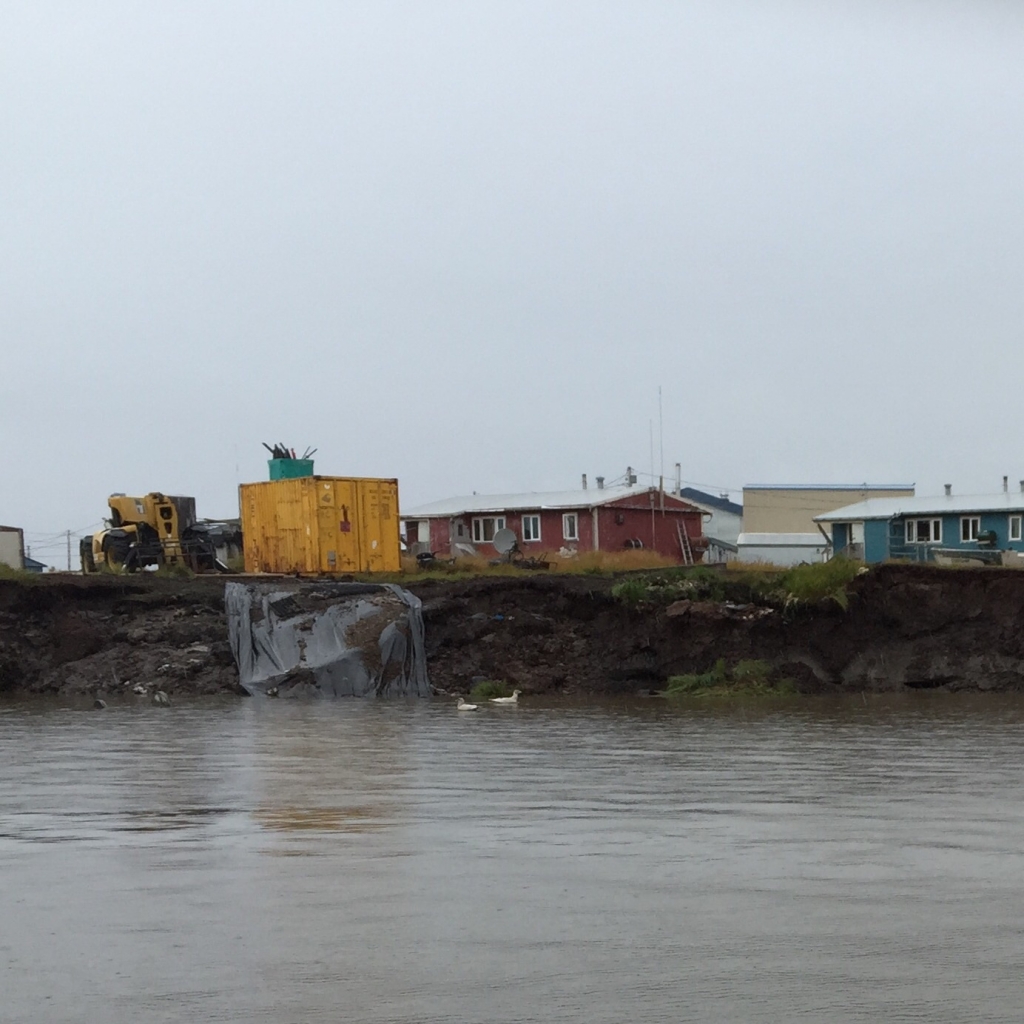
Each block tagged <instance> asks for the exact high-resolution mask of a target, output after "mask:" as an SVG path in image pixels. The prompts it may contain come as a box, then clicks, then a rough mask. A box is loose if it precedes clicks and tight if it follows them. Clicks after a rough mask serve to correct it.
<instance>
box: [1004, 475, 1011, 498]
mask: <svg viewBox="0 0 1024 1024" xmlns="http://www.w3.org/2000/svg"><path fill="white" fill-rule="evenodd" d="M1009 491H1010V478H1009V477H1008V476H1004V477H1003V494H1008V493H1009Z"/></svg>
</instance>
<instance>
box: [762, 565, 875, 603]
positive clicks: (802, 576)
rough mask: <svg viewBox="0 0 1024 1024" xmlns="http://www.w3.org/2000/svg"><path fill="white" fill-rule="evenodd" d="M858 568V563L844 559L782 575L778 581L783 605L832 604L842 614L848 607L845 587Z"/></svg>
mask: <svg viewBox="0 0 1024 1024" xmlns="http://www.w3.org/2000/svg"><path fill="white" fill-rule="evenodd" d="M860 568H861V567H860V564H859V563H858V562H853V561H851V560H850V559H848V558H832V559H830V560H829V561H827V562H813V563H811V564H809V565H797V566H795V567H794V568H792V569H790V570H789V571H788V572H786V573H784V574H783V576H782V579H781V580H780V585H781V587H782V589H783V590H784V591H785V592H786V603H787V604H794V603H800V604H814V603H815V602H818V601H827V600H832V601H835V602H836V603H837V604H838V605H839V606H840V607H841V608H842V609H844V610H845V609H846V608H847V607H849V603H850V598H849V594H848V593H847V591H846V587H847V585H848V584H850V583H852V582H853V580H854V578H855V577H856V576H857V573H858V572H859V571H860Z"/></svg>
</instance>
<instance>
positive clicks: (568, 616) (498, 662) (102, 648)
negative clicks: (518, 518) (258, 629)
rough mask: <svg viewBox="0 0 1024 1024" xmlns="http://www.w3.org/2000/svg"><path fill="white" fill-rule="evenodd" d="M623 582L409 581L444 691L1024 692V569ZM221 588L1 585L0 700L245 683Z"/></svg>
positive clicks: (203, 583) (193, 690)
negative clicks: (755, 669) (674, 683)
mask: <svg viewBox="0 0 1024 1024" xmlns="http://www.w3.org/2000/svg"><path fill="white" fill-rule="evenodd" d="M617 582H621V580H620V581H617V580H616V579H613V578H610V577H600V576H588V575H575V576H555V575H546V574H539V575H536V576H522V575H521V576H514V577H507V578H506V577H496V576H487V577H480V578H475V579H466V580H453V581H448V580H424V581H418V582H417V581H410V584H409V586H410V589H412V590H413V591H414V592H415V593H416V594H417V595H418V596H419V597H420V598H421V600H422V601H423V605H424V619H425V623H426V637H427V657H428V665H429V670H430V675H431V681H432V683H433V684H434V685H435V686H436V687H439V688H442V689H445V690H448V691H468V689H469V688H470V687H471V686H472V684H473V681H474V680H478V679H480V678H488V679H503V680H506V681H507V682H508V683H509V684H512V685H515V686H518V687H520V688H521V689H523V691H524V692H525V693H527V694H529V693H552V692H554V693H559V692H560V693H568V694H573V693H607V694H614V693H630V692H637V691H641V690H652V691H653V690H657V689H659V688H660V687H661V686H662V685H664V683H665V681H666V680H667V679H668V678H669V677H671V676H674V675H679V674H682V673H700V672H706V671H708V670H709V669H710V668H711V667H712V666H713V665H714V664H715V663H716V662H717V661H719V659H725V661H726V663H728V664H730V665H732V664H735V663H738V662H741V661H743V660H745V659H760V660H763V661H766V662H768V663H770V664H771V665H772V667H773V668H774V669H775V670H776V671H777V672H778V673H780V674H782V675H784V676H786V677H787V678H788V679H791V680H792V681H793V683H794V684H795V686H796V687H797V688H798V689H799V690H801V691H803V692H843V691H858V690H874V691H898V690H910V689H945V690H1000V691H1007V690H1019V689H1024V629H1022V627H1024V573H1021V572H1018V571H1015V570H1001V569H984V570H976V569H971V570H950V569H937V568H931V567H919V566H903V565H891V566H882V567H879V568H876V569H872V570H871V572H868V573H865V574H864V575H862V576H858V577H857V578H856V579H855V580H853V582H852V583H850V584H849V586H848V588H847V595H848V601H847V602H846V604H847V607H846V608H843V607H842V606H841V605H840V604H839V603H838V602H837V601H835V600H825V601H822V602H818V603H813V604H800V605H797V606H793V607H782V606H779V605H777V604H772V603H771V602H757V601H753V602H745V601H736V600H732V601H721V600H681V601H674V602H672V603H670V604H657V603H644V602H640V603H636V602H629V601H626V600H623V597H622V592H621V588H620V590H619V591H618V593H616V592H615V588H616V583H617ZM223 586H224V584H223V580H222V579H219V578H214V577H208V578H197V579H194V580H181V581H179V580H168V579H157V578H153V577H148V576H146V577H143V576H138V577H131V578H116V577H90V578H81V577H73V576H52V577H43V578H40V579H38V580H31V581H21V580H18V581H14V580H0V692H6V693H62V694H69V695H71V694H106V695H112V696H115V697H116V696H117V695H119V694H121V693H124V694H126V695H127V694H129V693H130V691H131V688H132V687H133V686H136V685H138V684H140V683H141V684H142V685H144V686H147V687H153V688H157V687H158V688H160V689H163V690H165V691H166V692H168V693H170V694H172V695H173V694H175V693H177V694H209V693H218V692H237V691H238V680H237V674H236V672H235V667H234V664H233V663H232V659H231V652H230V649H229V646H228V642H227V626H226V622H225V618H224V608H223Z"/></svg>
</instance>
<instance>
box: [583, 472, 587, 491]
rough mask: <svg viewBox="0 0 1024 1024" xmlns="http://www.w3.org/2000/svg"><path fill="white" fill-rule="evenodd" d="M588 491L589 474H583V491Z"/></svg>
mask: <svg viewBox="0 0 1024 1024" xmlns="http://www.w3.org/2000/svg"><path fill="white" fill-rule="evenodd" d="M586 489H587V474H586V473H584V474H583V490H586Z"/></svg>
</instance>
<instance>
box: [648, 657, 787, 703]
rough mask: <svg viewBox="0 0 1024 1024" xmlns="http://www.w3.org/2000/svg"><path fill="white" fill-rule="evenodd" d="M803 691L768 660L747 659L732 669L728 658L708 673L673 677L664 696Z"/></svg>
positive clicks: (778, 694)
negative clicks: (778, 671)
mask: <svg viewBox="0 0 1024 1024" xmlns="http://www.w3.org/2000/svg"><path fill="white" fill-rule="evenodd" d="M798 692H799V691H798V690H797V688H796V684H795V683H794V682H793V680H792V679H787V678H784V677H780V676H778V675H777V674H776V673H775V670H774V669H773V668H772V666H771V665H769V664H768V662H766V661H760V660H757V659H746V660H743V661H738V662H736V664H735V665H734V666H733V667H732V668H729V666H728V664H727V663H726V660H725V658H719V659H718V661H716V662H715V664H714V665H713V666H712V667H711V669H709V670H708V671H707V672H689V673H686V674H685V675H680V676H671V677H670V678H669V680H668V682H667V684H666V686H665V689H664V690H662V691H661V694H662V696H663V697H792V696H794V695H796V694H797V693H798Z"/></svg>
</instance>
